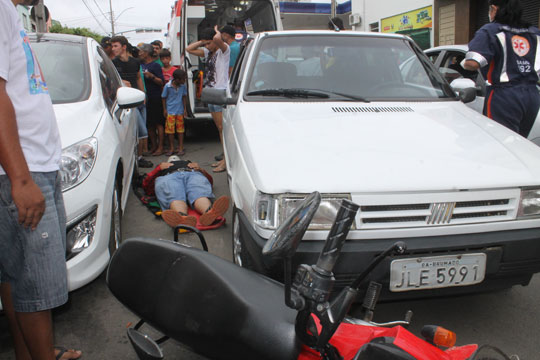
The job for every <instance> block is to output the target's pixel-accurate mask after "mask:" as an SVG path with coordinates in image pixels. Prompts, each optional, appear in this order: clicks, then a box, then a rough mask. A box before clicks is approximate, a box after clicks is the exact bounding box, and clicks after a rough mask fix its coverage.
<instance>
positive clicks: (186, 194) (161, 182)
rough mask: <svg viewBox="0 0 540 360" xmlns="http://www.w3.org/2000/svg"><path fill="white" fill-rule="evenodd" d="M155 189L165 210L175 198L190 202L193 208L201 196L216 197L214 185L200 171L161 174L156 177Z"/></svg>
mask: <svg viewBox="0 0 540 360" xmlns="http://www.w3.org/2000/svg"><path fill="white" fill-rule="evenodd" d="M155 191H156V197H157V199H158V202H159V205H160V206H161V208H162V209H163V210H167V209H169V208H170V207H171V202H173V201H174V200H181V201H184V202H189V205H190V206H191V207H192V208H193V203H194V202H195V200H197V199H199V198H201V197H207V198H209V199H213V198H214V194H212V185H210V182H209V181H208V179H207V178H206V176H204V175H203V174H201V173H200V172H198V171H177V172H173V173H171V174H168V175H165V176H160V177H158V178H157V179H156V184H155Z"/></svg>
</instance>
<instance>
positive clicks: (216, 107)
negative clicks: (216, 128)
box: [208, 104, 223, 113]
mask: <svg viewBox="0 0 540 360" xmlns="http://www.w3.org/2000/svg"><path fill="white" fill-rule="evenodd" d="M208 111H210V112H211V113H214V112H223V106H221V105H214V104H208Z"/></svg>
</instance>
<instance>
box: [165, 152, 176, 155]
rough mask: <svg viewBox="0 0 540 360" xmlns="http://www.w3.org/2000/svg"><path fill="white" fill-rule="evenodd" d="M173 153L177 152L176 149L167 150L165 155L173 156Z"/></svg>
mask: <svg viewBox="0 0 540 360" xmlns="http://www.w3.org/2000/svg"><path fill="white" fill-rule="evenodd" d="M172 154H175V152H174V151H167V152H166V153H165V156H171V155H172Z"/></svg>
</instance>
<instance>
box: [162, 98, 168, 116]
mask: <svg viewBox="0 0 540 360" xmlns="http://www.w3.org/2000/svg"><path fill="white" fill-rule="evenodd" d="M161 102H162V103H163V116H164V117H165V118H167V98H166V97H162V98H161Z"/></svg>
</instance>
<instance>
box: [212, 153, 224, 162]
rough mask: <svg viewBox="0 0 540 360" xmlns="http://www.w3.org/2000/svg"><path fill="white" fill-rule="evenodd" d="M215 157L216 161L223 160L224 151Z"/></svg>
mask: <svg viewBox="0 0 540 360" xmlns="http://www.w3.org/2000/svg"><path fill="white" fill-rule="evenodd" d="M214 159H216V161H221V160H223V153H221V154H219V155H216V156H214Z"/></svg>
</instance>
